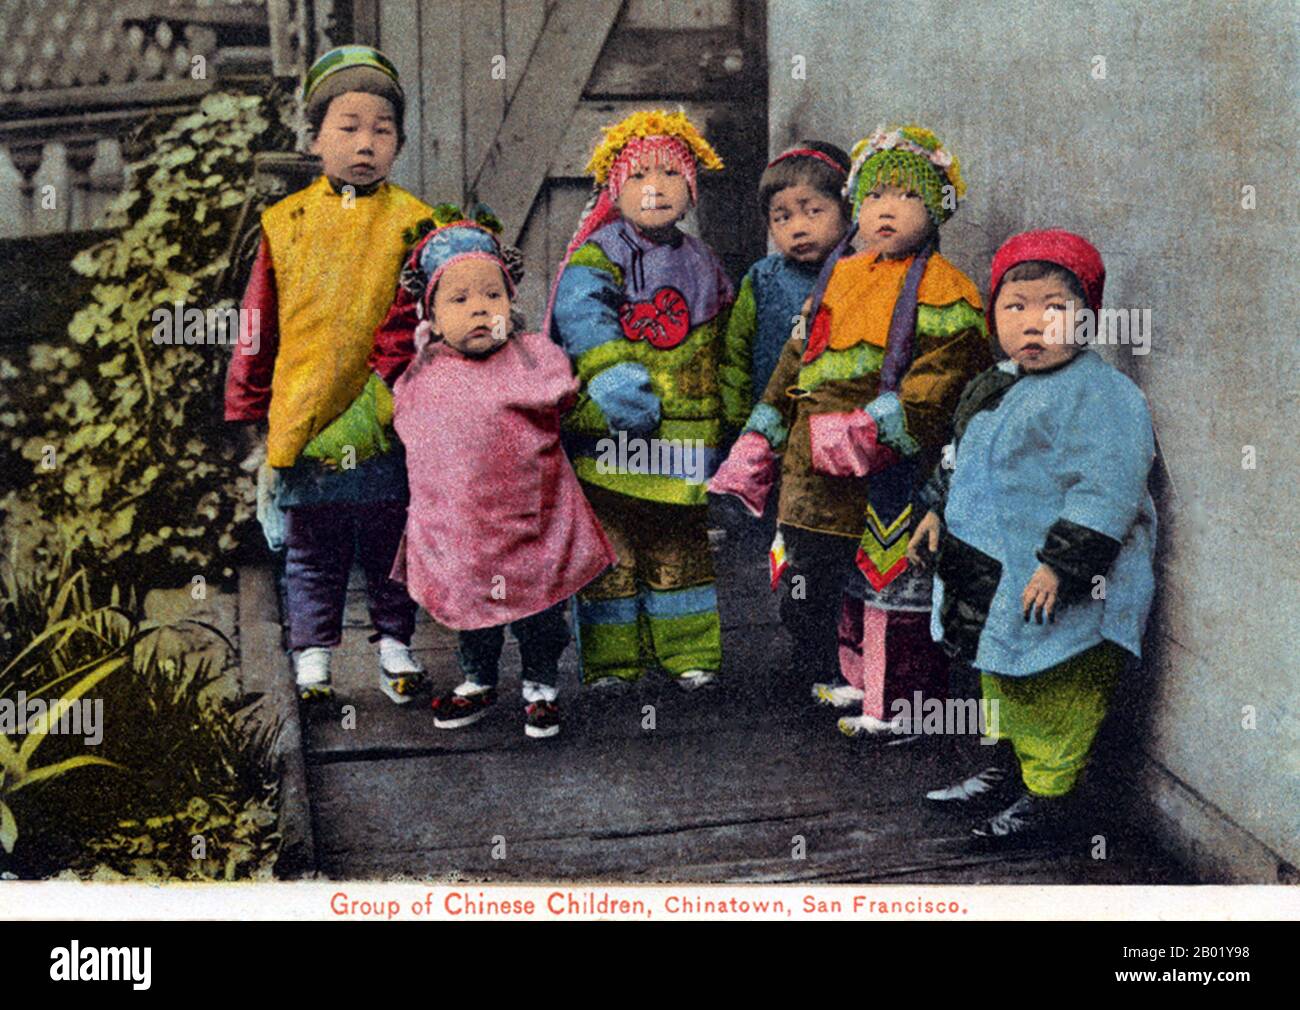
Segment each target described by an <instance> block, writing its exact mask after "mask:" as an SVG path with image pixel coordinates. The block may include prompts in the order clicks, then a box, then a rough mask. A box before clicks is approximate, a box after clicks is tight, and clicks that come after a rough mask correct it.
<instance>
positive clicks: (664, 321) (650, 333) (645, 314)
mask: <svg viewBox="0 0 1300 1010" xmlns="http://www.w3.org/2000/svg"><path fill="white" fill-rule="evenodd" d="M618 321H619V322H620V323H621V324H622V326H623V336H625V337H627V339H628V340H642V339H644V340H645V342H646V343H647V344H649V345H650V346H651V347H656V348H658V349H659V350H661V351H666V350H668V349H669V348H670V347H676V346H677V345H678V344H680V343H681V342H682V341H683V340H685V339H686V334H687V333H688V332H690V328H691V313H690V310H689V309H688V308H687V306H686V298H685V297H684V296H683V295H682V293H681V292H680V291H678V290H677V289H676V288H671V287H663V288H660V289H659V290H658V291H656V292H655V293H654V294H653V295H652V296H651V298H650V300H649V301H645V302H624V303H623V305H622V307H621V308H619V310H618Z"/></svg>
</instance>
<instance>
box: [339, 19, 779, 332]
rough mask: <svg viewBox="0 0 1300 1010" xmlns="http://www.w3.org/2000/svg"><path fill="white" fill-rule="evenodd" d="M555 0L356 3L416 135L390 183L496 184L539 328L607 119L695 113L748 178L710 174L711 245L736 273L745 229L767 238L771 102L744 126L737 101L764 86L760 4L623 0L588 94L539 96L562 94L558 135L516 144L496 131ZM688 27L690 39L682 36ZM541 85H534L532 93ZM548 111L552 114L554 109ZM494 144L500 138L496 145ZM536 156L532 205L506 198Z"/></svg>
mask: <svg viewBox="0 0 1300 1010" xmlns="http://www.w3.org/2000/svg"><path fill="white" fill-rule="evenodd" d="M556 2H557V0H409V2H401V3H389V2H382V3H379V2H375V0H359V2H358V4H357V5H356V8H355V14H354V20H355V24H356V26H357V29H358V36H359V38H361V36H362V34H363V33H364V32H369V33H371V34H372V37H370V38H361V40H363V41H373V42H374V43H376V44H378V45H379V46H380V48H382V49H383V50H384V51H385V52H387V53H388V55H389V56H390V57H392V58H393V60H394V61H395V62H396V63H397V65H398V67H399V69H400V70H401V71H402V74H403V79H404V80H405V81H406V82H407V93H408V96H409V100H408V108H407V118H406V125H407V137H408V139H407V146H406V148H405V149H404V150H403V151H402V153H401V155H400V156H399V158H398V162H397V164H396V166H395V167H394V171H393V179H394V181H396V182H398V183H400V184H402V185H405V186H407V187H408V188H410V189H412V190H413V191H414V192H416V193H418V194H419V195H420V196H422V197H423V198H424V199H426V200H429V201H430V202H438V201H443V200H454V201H461V200H464V199H465V198H467V196H469V195H472V191H473V190H474V189H475V188H476V181H477V182H479V183H483V182H484V181H488V182H491V181H492V180H496V183H497V184H496V185H495V187H494V186H493V185H481V186H480V188H481V189H482V190H483V192H482V194H481V195H482V196H483V198H484V199H486V200H487V201H488V202H489V203H491V204H492V205H493V207H494V209H496V210H497V211H498V212H500V213H502V214H503V217H505V216H509V217H513V218H518V220H507V221H506V224H507V229H508V231H511V232H514V231H516V230H518V229H522V232H521V233H520V234H519V237H518V239H517V244H518V245H519V247H520V248H521V250H522V251H523V254H524V262H525V264H526V268H527V275H526V277H525V279H524V283H523V285H522V286H521V288H520V292H519V305H520V307H521V308H522V309H523V311H524V314H525V316H526V318H527V319H528V322H529V324H530V325H531V326H535V325H538V324H539V323H540V319H541V314H542V311H543V309H544V307H545V299H546V293H547V291H548V289H549V286H550V282H551V279H552V276H553V274H554V271H555V269H556V267H557V266H558V264H559V261H560V259H561V258H562V257H563V254H564V249H565V246H566V245H567V243H568V241H569V239H570V237H571V236H572V234H573V231H574V228H575V227H576V225H577V222H578V218H579V216H580V214H581V211H582V207H583V205H584V204H585V203H586V201H587V198H588V196H589V192H590V190H589V183H588V182H587V181H586V180H585V179H584V178H583V176H582V169H583V167H584V165H585V161H586V155H587V153H588V151H589V149H590V146H591V144H592V142H593V141H594V139H595V138H596V137H597V136H598V135H599V128H600V126H602V125H606V124H608V123H611V122H615V121H617V120H618V119H619V118H621V117H622V116H623V115H625V114H626V113H627V112H628V111H631V110H632V109H634V108H644V107H646V106H647V105H651V104H661V105H664V106H666V107H670V108H671V107H676V106H677V105H681V106H683V107H684V108H685V109H686V110H687V112H688V113H689V114H691V115H692V117H697V122H699V125H700V126H701V128H702V129H704V130H705V132H706V134H707V135H710V136H715V135H716V137H717V138H718V143H719V147H720V150H722V153H723V157H724V159H725V160H726V161H727V164H728V170H727V174H728V176H732V173H733V172H734V173H736V175H738V176H740V177H743V179H744V180H745V185H742V186H737V185H736V184H735V182H734V177H733V181H729V182H724V183H719V182H718V181H717V180H715V179H712V178H706V179H705V180H703V181H702V193H704V194H708V195H709V196H710V197H715V198H714V199H711V200H710V203H711V206H709V207H707V208H705V207H703V206H702V210H701V214H700V219H699V220H698V221H696V222H695V224H696V225H697V226H698V227H699V229H700V230H705V231H709V232H711V233H714V234H713V235H712V236H711V238H712V241H713V242H714V244H715V247H717V248H718V252H719V254H720V255H722V256H723V258H724V260H726V261H727V262H728V265H729V266H730V267H732V268H733V272H735V268H736V267H737V266H739V267H740V268H741V269H743V264H744V263H746V262H748V261H749V260H752V259H753V258H754V257H755V256H756V255H762V252H763V246H762V244H761V242H758V243H756V241H755V240H754V238H753V236H751V235H750V234H749V233H750V232H753V231H754V230H755V229H756V228H757V229H758V234H760V235H761V229H762V223H761V222H759V221H757V220H756V218H755V215H753V214H752V213H750V208H749V204H748V202H746V191H747V188H748V185H749V183H750V182H751V181H756V179H757V175H756V174H755V173H756V172H761V164H762V163H763V162H765V161H766V154H767V151H766V139H767V138H766V100H765V97H764V98H763V99H762V101H761V108H755V110H754V114H742V115H741V116H740V117H739V118H740V120H742V121H743V122H740V123H738V122H737V116H736V114H735V113H734V112H731V111H728V109H727V106H728V105H736V104H740V103H751V102H752V101H753V100H754V98H755V95H756V94H761V95H762V96H765V95H766V69H765V67H764V66H763V59H764V45H765V43H764V36H763V26H762V21H763V18H762V10H761V8H762V7H763V5H762V4H757V5H755V4H753V3H750V2H747V0H625V2H624V3H623V5H622V9H621V12H620V14H619V16H618V20H617V23H616V25H615V28H614V31H613V33H612V34H611V35H610V37H609V39H608V42H607V43H606V44H605V47H604V50H603V51H602V52H601V53H600V55H599V58H597V59H595V60H594V66H592V69H591V72H590V76H589V79H587V81H586V84H585V88H584V89H583V91H582V95H581V99H580V100H568V99H567V94H569V93H572V91H573V89H572V88H568V89H567V92H566V100H560V99H559V98H558V93H559V92H560V91H561V90H565V89H563V88H561V86H560V81H559V78H558V77H557V78H551V76H550V75H548V79H554V80H555V82H556V83H555V91H554V92H552V93H550V94H549V96H548V95H547V93H545V92H543V93H542V99H543V100H550V101H551V102H553V103H554V104H555V108H554V112H553V114H554V115H555V116H562V117H564V118H565V120H566V124H565V125H564V127H563V134H562V138H563V139H558V138H559V137H560V133H559V131H558V130H551V131H550V132H551V134H552V135H553V137H554V138H556V139H553V140H552V141H550V142H549V144H545V143H539V144H537V145H530V146H525V145H523V144H515V143H510V142H507V141H506V139H505V138H504V137H498V132H499V131H500V130H501V127H502V124H503V122H505V121H506V119H507V117H508V116H509V115H510V112H511V108H512V102H513V101H514V99H515V98H516V95H517V89H518V88H519V85H520V82H521V80H522V79H523V77H524V74H525V71H526V70H527V69H528V63H529V58H530V56H532V55H533V54H534V48H535V47H536V45H537V42H538V40H539V38H541V35H542V31H543V29H544V27H545V25H546V19H547V17H548V15H550V14H551V13H553V11H554V9H555V6H556ZM594 9H595V7H593V10H594ZM756 11H757V13H755V12H756ZM742 12H743V14H742ZM594 20H595V19H594V18H593V21H594ZM683 35H684V36H685V37H686V38H688V39H689V44H687V45H683V44H682V40H683ZM576 48H578V47H577V46H575V49H576ZM587 48H590V47H589V46H588V47H587ZM584 59H586V57H585V55H584ZM569 69H573V70H574V72H575V73H577V72H578V69H575V68H569ZM494 71H495V72H494ZM533 76H536V75H535V74H534V75H533ZM564 76H566V77H567V76H572V75H564ZM756 89H757V90H756ZM535 90H537V89H536V88H533V87H532V86H531V85H530V93H531V92H532V91H535ZM534 97H535V98H536V97H537V96H534ZM534 104H536V102H534ZM517 111H518V110H517ZM543 111H544V112H545V113H546V114H547V115H551V114H552V112H551V109H550V108H549V107H544V108H543ZM535 112H536V110H533V113H535ZM533 113H530V116H531V117H532V118H534V119H535V118H536V117H535V115H533ZM512 118H515V119H518V118H520V117H519V115H516V116H515V117H512ZM749 119H753V120H755V122H754V123H749V122H748V120H749ZM555 125H558V124H555ZM751 127H752V128H751ZM494 142H497V143H499V145H500V146H499V147H497V148H496V149H494ZM537 147H549V149H548V150H538V149H536V148H537ZM539 160H540V161H543V162H544V163H545V164H546V165H547V166H548V169H549V170H548V172H547V177H546V181H545V183H544V184H543V185H542V186H541V188H540V190H538V191H537V194H536V197H535V199H534V200H533V201H532V205H531V210H529V209H527V208H522V204H521V208H522V209H521V208H516V207H514V206H513V204H514V203H519V202H520V201H509V200H507V201H506V206H498V204H500V203H501V202H502V197H501V196H500V193H502V192H505V190H503V189H502V186H503V185H504V184H505V183H506V182H509V184H510V186H511V187H513V188H512V190H511V192H513V191H514V190H515V189H521V188H523V187H522V186H520V185H519V184H517V183H516V181H515V180H516V177H521V171H522V169H523V168H524V166H525V163H527V162H531V165H532V167H533V169H534V172H533V173H532V174H531V175H530V179H529V180H526V181H527V182H529V183H530V185H531V179H532V178H534V177H535V169H536V167H537V162H538V161H539ZM485 164H486V166H487V167H486V168H484V167H483V166H484V165H485ZM755 165H757V168H755ZM733 166H734V167H733ZM503 173H504V174H503ZM751 175H752V176H753V177H754V178H753V180H750V179H749V177H750V176H751ZM493 193H495V194H496V199H495V201H494V200H493V199H492V198H491V195H492V194H493ZM749 202H752V201H749ZM751 218H755V219H754V220H751ZM525 222H526V227H525ZM720 223H723V226H721V227H719V224H720Z"/></svg>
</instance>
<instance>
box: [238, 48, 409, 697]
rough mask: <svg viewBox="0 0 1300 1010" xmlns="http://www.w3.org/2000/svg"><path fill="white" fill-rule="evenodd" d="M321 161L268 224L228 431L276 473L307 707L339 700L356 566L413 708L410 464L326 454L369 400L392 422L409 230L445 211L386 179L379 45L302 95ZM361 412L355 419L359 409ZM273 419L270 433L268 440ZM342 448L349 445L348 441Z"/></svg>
mask: <svg viewBox="0 0 1300 1010" xmlns="http://www.w3.org/2000/svg"><path fill="white" fill-rule="evenodd" d="M303 94H304V100H305V104H306V111H307V119H308V121H309V123H310V124H311V126H312V130H313V133H314V139H313V141H312V146H311V151H312V153H313V154H316V155H318V156H319V157H320V158H321V161H322V167H323V169H324V171H323V174H322V175H321V177H320V178H319V179H317V180H316V181H315V182H314V183H312V184H311V185H310V186H308V187H307V188H306V189H303V190H300V191H299V192H297V193H294V194H292V195H291V196H288V197H286V198H285V199H283V200H281V201H280V202H279V203H277V204H275V205H274V206H272V207H270V208H268V209H267V210H266V212H265V213H264V214H263V215H262V222H261V223H262V238H261V245H260V248H259V249H258V254H257V259H256V262H255V263H254V265H253V272H252V276H251V277H250V279H249V282H248V287H247V289H246V290H245V293H244V302H243V307H244V308H245V309H249V310H251V309H256V310H257V314H256V315H253V314H252V313H251V312H244V313H243V314H242V318H244V319H248V320H256V322H253V323H251V325H259V326H260V332H259V334H258V338H259V339H257V340H256V341H254V340H250V339H249V335H248V334H244V335H242V336H241V341H242V346H241V350H243V349H246V348H257V353H255V354H243V353H236V354H235V355H233V356H232V358H231V361H230V368H229V372H228V374H227V377H226V402H225V416H226V420H227V421H236V422H244V423H245V424H246V426H247V427H246V429H245V432H246V434H247V435H248V437H249V440H250V441H255V442H258V443H260V442H263V441H264V442H265V452H266V464H267V465H268V466H269V467H270V468H271V469H270V472H271V473H272V474H274V481H273V482H274V483H275V484H276V485H277V486H278V491H277V493H276V504H277V505H278V507H280V508H283V510H284V512H285V514H286V516H287V524H286V526H287V529H286V533H285V546H286V549H287V555H286V559H285V583H286V597H287V609H288V615H287V620H288V626H289V648H290V650H291V651H292V652H293V655H294V668H295V675H296V679H297V683H298V689H299V692H300V694H301V696H302V697H303V698H304V699H305V700H310V699H314V698H321V697H329V696H330V695H331V693H332V692H331V688H330V669H329V667H330V654H331V650H332V649H333V648H334V647H335V646H337V645H338V644H339V641H340V639H341V636H342V624H343V604H344V598H345V596H346V593H347V584H348V575H349V572H350V570H351V567H352V562H353V557H354V554H355V555H356V556H357V558H358V560H359V561H360V563H361V566H362V568H363V569H364V571H365V575H366V592H367V598H368V602H369V607H370V618H371V621H372V622H373V624H374V626H375V631H376V634H375V635H374V636H373V639H372V640H378V642H379V656H380V676H379V686H380V689H381V690H383V692H384V693H385V694H386V695H388V697H389V698H391V699H392V700H393V701H394V702H396V703H398V704H404V703H406V702H409V701H410V700H411V698H412V694H413V692H414V691H415V689H416V688H417V686H418V685H419V681H420V676H421V671H420V667H419V665H418V664H417V663H416V662H415V661H414V659H413V658H412V656H411V653H410V650H409V645H410V642H411V633H412V631H413V630H414V624H415V604H414V603H413V602H412V601H411V600H410V598H409V597H408V596H407V594H406V591H405V589H404V588H403V587H402V586H401V584H399V583H397V582H394V581H393V580H391V579H389V577H388V573H389V570H390V569H391V567H392V563H393V558H394V556H395V555H396V553H397V546H398V543H399V541H400V540H401V536H402V531H403V529H404V527H405V523H406V502H407V485H406V469H405V460H404V458H403V455H402V451H401V446H400V444H399V443H398V442H397V441H396V439H390V438H386V437H385V435H384V432H383V431H382V429H380V430H377V431H374V432H373V433H372V434H373V438H374V440H375V441H376V442H377V443H378V444H379V447H380V448H381V449H382V450H383V451H379V452H377V453H374V454H371V453H370V452H368V451H366V449H367V448H370V447H363V446H360V445H358V446H355V447H354V446H351V445H348V446H346V447H345V449H346V450H352V449H354V448H355V450H356V451H355V452H352V451H345V452H343V453H340V454H339V457H338V458H335V457H334V455H333V454H332V453H321V452H319V451H316V450H315V449H314V446H315V445H319V443H320V440H319V439H318V436H320V434H321V432H322V431H324V430H325V429H326V428H328V427H330V426H331V423H332V422H335V421H337V420H338V419H339V417H340V415H342V414H343V413H344V412H345V411H347V410H348V408H349V406H350V405H352V404H354V403H369V404H370V406H371V407H372V408H374V409H372V411H371V414H372V416H373V415H374V414H375V413H376V411H377V414H378V417H379V418H380V420H381V421H383V420H385V419H388V418H391V415H392V411H391V403H392V400H391V396H389V394H388V388H387V387H386V386H385V385H384V384H383V382H382V381H381V380H380V379H379V378H378V377H377V376H373V375H372V373H371V371H370V369H369V368H368V367H367V363H366V362H367V358H368V356H369V354H370V350H371V347H372V344H373V336H374V332H375V328H376V326H378V324H379V323H380V322H381V321H382V320H383V318H384V315H385V313H386V312H387V310H388V307H389V305H390V304H391V303H392V300H393V293H394V291H395V290H396V288H397V281H398V274H399V271H400V269H401V264H402V260H403V258H404V254H405V252H406V241H405V239H404V237H403V236H404V233H406V232H407V231H408V230H411V229H413V228H414V227H415V226H416V225H417V223H418V222H420V221H421V220H423V219H426V218H429V217H430V216H431V215H432V213H433V211H432V208H431V207H429V206H428V205H427V204H425V203H423V202H422V201H420V200H418V199H416V197H414V196H412V195H411V194H410V193H408V192H406V191H405V190H403V189H401V188H399V187H397V186H394V185H392V184H390V183H388V182H387V181H386V176H387V175H388V172H389V169H391V168H392V165H393V160H394V159H395V158H396V156H397V152H398V151H399V150H400V149H401V146H402V141H403V139H404V135H403V131H402V114H403V111H404V107H405V98H404V96H403V93H402V88H401V85H400V84H399V82H398V77H397V70H396V68H395V67H394V66H393V64H392V63H391V62H390V61H389V60H388V58H387V57H385V56H384V55H383V53H380V52H379V51H377V50H375V49H371V48H370V47H368V46H343V47H341V48H339V49H333V50H331V51H330V52H328V53H326V54H325V55H323V56H322V57H320V59H318V60H317V61H316V62H315V63H314V64H313V65H312V67H311V69H310V70H309V71H308V72H307V77H306V81H305V83H304V85H303ZM349 413H350V414H351V413H355V411H352V412H349ZM263 422H265V427H263ZM336 441H337V440H336Z"/></svg>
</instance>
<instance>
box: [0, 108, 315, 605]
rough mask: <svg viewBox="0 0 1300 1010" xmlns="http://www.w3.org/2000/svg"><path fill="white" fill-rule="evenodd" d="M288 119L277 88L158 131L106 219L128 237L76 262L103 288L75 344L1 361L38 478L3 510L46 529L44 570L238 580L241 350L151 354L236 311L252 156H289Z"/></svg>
mask: <svg viewBox="0 0 1300 1010" xmlns="http://www.w3.org/2000/svg"><path fill="white" fill-rule="evenodd" d="M287 111H288V106H287V99H286V97H285V96H284V95H283V94H282V93H281V92H279V91H277V90H272V91H270V92H268V93H267V94H235V93H214V94H210V95H208V96H207V97H205V98H204V99H203V101H202V103H201V105H200V107H199V109H198V110H197V111H195V112H192V113H189V114H187V115H183V116H181V117H179V118H177V119H175V120H174V121H172V122H171V123H170V124H168V125H166V126H163V127H159V128H156V130H154V131H150V135H147V136H145V137H144V138H142V139H141V140H140V141H139V142H138V144H137V146H138V147H139V148H140V149H141V150H144V151H146V153H145V155H144V156H143V157H142V158H141V159H140V160H138V161H135V162H133V163H132V164H131V165H130V166H129V182H128V185H127V188H126V190H125V191H124V192H123V193H122V194H121V196H120V197H119V198H118V199H117V200H116V201H115V202H114V203H113V205H112V206H111V208H110V212H109V215H110V216H109V220H108V222H107V223H108V224H109V225H110V226H111V227H114V228H118V229H120V231H119V232H118V233H117V234H115V235H114V236H113V237H112V238H109V239H107V240H106V241H103V242H100V243H98V244H96V245H94V246H92V247H91V248H89V249H85V250H83V251H82V252H80V253H79V254H77V256H76V257H75V258H74V259H73V261H72V264H71V267H72V270H74V271H75V272H76V273H78V274H81V275H84V276H86V277H89V278H92V279H93V281H94V286H93V288H92V291H91V298H90V300H89V301H88V302H87V303H85V304H84V305H82V306H81V307H80V309H79V310H78V311H77V312H76V314H75V315H74V316H73V318H72V320H71V322H70V323H69V325H68V328H67V337H68V338H69V339H68V340H67V341H57V342H49V343H44V342H42V343H36V344H33V345H31V346H30V347H29V348H28V355H27V361H26V362H25V363H19V362H14V361H10V360H0V376H3V377H4V379H5V382H4V384H3V385H4V387H5V388H6V394H5V397H4V399H5V401H6V402H0V426H3V427H6V428H8V429H9V436H10V440H11V446H12V448H13V449H14V450H16V451H18V452H20V453H21V456H22V457H23V458H24V459H25V460H27V461H29V462H30V463H31V465H32V479H31V482H30V485H29V487H28V488H26V489H18V490H15V491H12V492H11V493H10V494H9V495H7V496H6V497H5V499H4V501H2V502H0V507H3V508H4V510H5V511H6V512H10V513H12V512H14V511H15V510H17V511H18V512H19V513H20V514H26V515H28V516H40V517H41V519H42V520H43V521H48V529H44V527H43V529H44V532H42V534H41V537H40V544H39V548H38V556H39V557H40V558H41V559H42V560H43V561H44V562H45V563H46V564H47V565H49V566H54V565H56V564H57V561H58V558H59V557H60V555H61V554H62V552H63V549H64V547H65V546H66V548H67V549H68V550H70V551H71V552H72V556H73V557H74V559H75V560H76V561H77V562H78V563H79V564H82V565H85V566H87V567H88V568H90V569H91V570H92V571H94V572H95V573H96V578H98V577H99V575H100V574H102V575H103V576H105V577H106V580H107V581H125V579H126V577H127V573H128V572H136V573H138V570H139V568H140V567H141V566H145V567H147V569H148V570H149V571H150V574H151V581H152V582H153V584H155V585H158V584H176V585H179V584H182V583H185V582H188V581H189V580H190V578H191V577H192V575H194V574H196V573H203V574H205V575H206V576H207V577H209V578H211V577H213V576H214V575H221V574H225V575H229V574H230V564H229V562H230V555H231V552H232V551H234V550H235V549H236V548H237V546H238V545H239V538H240V537H241V536H242V533H241V530H242V529H244V528H246V524H248V521H249V520H250V519H251V517H252V515H253V500H254V491H253V486H252V483H251V479H250V478H249V477H248V476H247V475H245V474H243V473H241V472H240V470H239V468H238V466H237V463H238V460H237V459H236V454H237V447H236V445H235V444H234V440H232V439H231V438H230V437H229V435H228V434H227V432H226V431H225V428H224V423H223V421H222V411H221V399H222V391H223V385H224V375H225V368H226V363H227V360H228V357H229V354H230V352H231V350H232V347H230V346H229V345H228V344H218V343H202V344H199V343H195V344H191V345H186V344H175V343H173V344H170V345H168V344H159V343H155V342H154V340H153V339H152V337H153V332H154V326H155V321H154V312H155V310H156V309H159V308H166V309H170V308H171V306H172V304H173V303H174V302H178V301H179V302H183V303H184V304H185V305H186V306H188V307H193V308H198V309H203V310H206V309H223V308H227V307H231V306H234V305H235V300H234V298H233V297H232V295H231V292H229V291H219V290H218V281H219V280H220V279H221V278H222V276H223V273H224V272H225V271H226V268H227V263H228V256H229V250H230V249H231V248H232V246H233V242H232V239H233V238H234V236H233V226H234V223H235V219H236V217H237V215H238V212H239V210H240V208H241V207H242V206H243V205H244V203H245V201H246V200H248V199H249V198H250V197H252V196H253V194H254V184H253V161H252V159H253V155H254V153H256V152H258V151H262V150H290V149H292V146H293V136H292V133H291V131H290V130H289V128H288V127H287V126H286V125H285V124H286V123H287V122H288V121H289V120H288V115H287ZM210 336H211V335H210ZM210 336H209V339H210ZM231 339H233V337H232V338H231ZM16 380H25V381H16ZM51 464H52V465H51ZM24 505H25V506H26V508H24V507H23V506H24ZM216 566H221V570H219V571H214V569H215V568H216Z"/></svg>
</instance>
